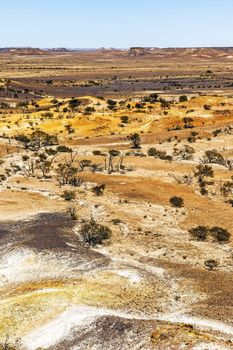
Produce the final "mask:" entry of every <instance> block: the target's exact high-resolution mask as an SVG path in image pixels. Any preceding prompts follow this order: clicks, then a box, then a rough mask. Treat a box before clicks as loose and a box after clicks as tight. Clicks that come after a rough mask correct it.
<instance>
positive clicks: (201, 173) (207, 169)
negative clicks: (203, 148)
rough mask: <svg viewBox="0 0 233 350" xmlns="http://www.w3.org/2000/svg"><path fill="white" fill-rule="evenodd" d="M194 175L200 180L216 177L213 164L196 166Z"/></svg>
mask: <svg viewBox="0 0 233 350" xmlns="http://www.w3.org/2000/svg"><path fill="white" fill-rule="evenodd" d="M194 176H195V177H197V179H198V182H202V181H203V180H204V179H205V178H206V177H214V171H213V169H212V167H211V166H208V165H203V164H200V165H198V166H197V167H196V171H195V172H194Z"/></svg>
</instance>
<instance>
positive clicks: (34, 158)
mask: <svg viewBox="0 0 233 350" xmlns="http://www.w3.org/2000/svg"><path fill="white" fill-rule="evenodd" d="M0 164H1V168H0V243H1V244H0V251H1V254H0V293H1V300H0V304H1V307H0V310H1V312H0V349H2V350H42V349H43V350H45V349H46V350H139V349H140V350H166V349H168V350H169V349H171V350H182V349H187V350H188V349H193V350H227V349H232V348H233V238H232V237H233V220H232V219H233V48H190V49H188V48H187V49H185V48H183V49H182V48H180V49H178V48H177V49H174V48H173V49H172V48H171V49H169V48H168V49H159V48H140V47H138V48H131V49H128V50H123V49H122V50H120V49H98V50H73V51H72V50H70V51H69V50H67V49H50V50H42V49H31V48H21V49H17V48H8V49H1V50H0Z"/></svg>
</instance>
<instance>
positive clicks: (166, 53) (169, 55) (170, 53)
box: [0, 47, 233, 60]
mask: <svg viewBox="0 0 233 350" xmlns="http://www.w3.org/2000/svg"><path fill="white" fill-rule="evenodd" d="M0 53H10V54H16V55H29V56H30V55H49V54H53V53H86V54H88V53H91V54H95V53H96V54H98V55H103V56H108V57H113V58H114V57H142V58H150V57H151V58H154V59H163V58H164V59H171V60H176V59H185V60H193V59H194V60H195V59H203V60H205V59H214V60H216V59H217V60H218V59H233V47H197V48H158V47H131V48H129V49H115V48H107V49H106V48H101V49H91V48H90V49H68V48H51V49H50V48H49V49H41V48H31V47H25V48H23V47H22V48H17V47H7V48H0Z"/></svg>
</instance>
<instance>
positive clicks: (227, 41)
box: [0, 0, 233, 48]
mask: <svg viewBox="0 0 233 350" xmlns="http://www.w3.org/2000/svg"><path fill="white" fill-rule="evenodd" d="M0 13H1V16H0V32H1V35H0V47H5V46H33V47H70V48H71V47H74V48H78V47H80V48H85V47H86V48H94V47H122V48H123V47H130V46H159V47H169V46H171V47H176V46H179V47H185V46H189V47H191V46H233V20H232V17H233V0H1V6H0Z"/></svg>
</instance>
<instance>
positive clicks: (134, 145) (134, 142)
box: [129, 133, 141, 148]
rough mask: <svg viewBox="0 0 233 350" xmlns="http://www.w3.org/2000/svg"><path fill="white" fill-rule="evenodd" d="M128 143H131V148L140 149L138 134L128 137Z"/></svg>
mask: <svg viewBox="0 0 233 350" xmlns="http://www.w3.org/2000/svg"><path fill="white" fill-rule="evenodd" d="M129 138H130V141H131V142H132V148H141V138H140V136H139V134H137V133H134V134H132V135H130V137H129Z"/></svg>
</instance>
